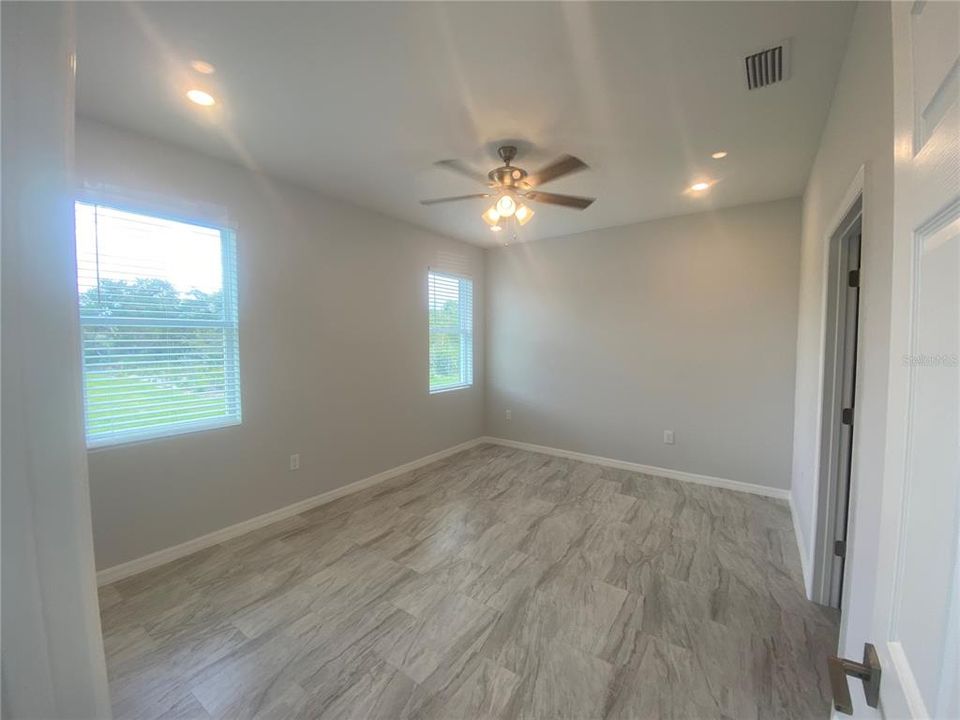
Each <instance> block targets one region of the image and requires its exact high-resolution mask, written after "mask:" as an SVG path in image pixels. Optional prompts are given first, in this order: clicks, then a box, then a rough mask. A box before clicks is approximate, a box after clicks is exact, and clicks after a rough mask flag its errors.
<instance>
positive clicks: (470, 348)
mask: <svg viewBox="0 0 960 720" xmlns="http://www.w3.org/2000/svg"><path fill="white" fill-rule="evenodd" d="M433 275H437V276H439V277H443V278H447V279H453V280H456V281H457V283H458V290H457V292H458V298H459V302H458V304H459V307H460V317H459V323H458V326H457V327H456V329H455V330H447V331H442V332H441V333H434V330H433V327H432V325H431V322H430V286H431V283H432V276H433ZM463 283H469V287H470V307H469V310H467V308H465V307H464V303H463V301H462V298H460V296H461V294H462V292H463ZM475 298H476V295H475V293H474V282H473V278H472V277H470V276H469V275H460V274H457V273H452V272H445V271H443V270H436V269H434V268H428V269H427V389H428V390H429V392H430V394H431V395H436V394H438V393H446V392H452V391H455V390H465V389H467V388H470V387H473V377H474V366H475V365H476V362H475V357H474V351H475V343H474V326H475V322H474V315H475V312H474V301H475ZM434 334H444V335H458V336H459V338H460V357H461V359H466V358H469V364H467V363H465V362H463V360H461V363H460V382H459V383H456V384H454V385H442V386H439V387H436V388H435V387H433V385H432V384H431V379H430V340H431V339H432V337H433V335H434Z"/></svg>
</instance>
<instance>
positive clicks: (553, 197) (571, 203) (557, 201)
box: [523, 190, 596, 210]
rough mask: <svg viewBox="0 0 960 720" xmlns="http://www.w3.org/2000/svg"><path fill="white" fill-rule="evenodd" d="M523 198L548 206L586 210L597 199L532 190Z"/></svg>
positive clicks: (524, 194)
mask: <svg viewBox="0 0 960 720" xmlns="http://www.w3.org/2000/svg"><path fill="white" fill-rule="evenodd" d="M523 197H525V198H527V200H533V201H534V202H542V203H546V204H547V205H562V206H563V207H568V208H575V209H577V210H585V209H587V208H588V207H590V205H591V204H592V203H593V201H594V200H596V198H585V197H577V196H576V195H558V194H557V193H548V192H540V191H539V190H531V191H529V192H525V193H523Z"/></svg>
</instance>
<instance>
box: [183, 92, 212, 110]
mask: <svg viewBox="0 0 960 720" xmlns="http://www.w3.org/2000/svg"><path fill="white" fill-rule="evenodd" d="M187 98H188V99H189V100H190V102H194V103H196V104H197V105H203V106H204V107H210V106H211V105H216V103H217V101H216V100H214V98H213V95H211V94H210V93H208V92H204V91H203V90H188V91H187Z"/></svg>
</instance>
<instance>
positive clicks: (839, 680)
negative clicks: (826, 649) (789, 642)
mask: <svg viewBox="0 0 960 720" xmlns="http://www.w3.org/2000/svg"><path fill="white" fill-rule="evenodd" d="M827 670H828V671H829V674H830V690H831V691H832V692H833V707H834V708H835V709H836V710H837V711H838V712H842V713H844V714H845V715H853V702H852V701H851V700H850V687H849V686H848V685H847V675H851V676H853V677H855V678H858V679H860V680H863V695H864V697H865V698H866V700H867V705H869V706H870V707H876V706H877V705H878V704H879V702H880V658H879V657H878V656H877V649H876V648H875V647H874V646H873V645H871V644H870V643H866V644H865V645H864V646H863V662H862V663H858V662H855V661H853V660H847V659H846V658H839V657H836V656H835V655H833V656H831V657H829V658H827Z"/></svg>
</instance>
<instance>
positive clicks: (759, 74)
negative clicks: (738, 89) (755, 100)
mask: <svg viewBox="0 0 960 720" xmlns="http://www.w3.org/2000/svg"><path fill="white" fill-rule="evenodd" d="M744 62H745V63H746V67H747V89H749V90H756V89H757V88H762V87H766V86H767V85H773V84H774V83H778V82H781V81H782V80H784V79H785V77H786V53H785V52H784V47H783V45H778V46H777V47H774V48H768V49H766V50H761V51H760V52H758V53H754V54H753V55H747V57H746V58H745V59H744Z"/></svg>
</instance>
